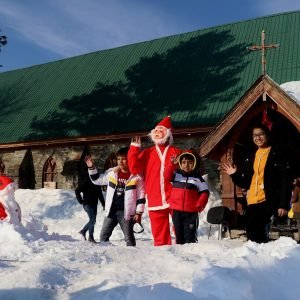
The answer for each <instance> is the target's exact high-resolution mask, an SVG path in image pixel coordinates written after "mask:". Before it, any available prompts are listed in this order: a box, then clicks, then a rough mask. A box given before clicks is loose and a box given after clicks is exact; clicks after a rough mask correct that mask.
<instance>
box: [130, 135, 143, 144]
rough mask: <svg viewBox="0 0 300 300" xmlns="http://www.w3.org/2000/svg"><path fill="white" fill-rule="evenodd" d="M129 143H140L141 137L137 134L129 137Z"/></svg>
mask: <svg viewBox="0 0 300 300" xmlns="http://www.w3.org/2000/svg"><path fill="white" fill-rule="evenodd" d="M131 143H135V144H138V145H141V144H142V142H141V138H140V137H139V136H135V137H133V138H132V139H131Z"/></svg>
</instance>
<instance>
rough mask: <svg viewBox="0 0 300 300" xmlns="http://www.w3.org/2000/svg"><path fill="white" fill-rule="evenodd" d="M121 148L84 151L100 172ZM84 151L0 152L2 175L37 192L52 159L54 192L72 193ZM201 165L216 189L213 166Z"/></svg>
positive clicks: (183, 142) (190, 143) (195, 143)
mask: <svg viewBox="0 0 300 300" xmlns="http://www.w3.org/2000/svg"><path fill="white" fill-rule="evenodd" d="M200 141H201V138H195V137H187V138H176V139H175V143H174V145H175V146H177V147H179V148H181V149H190V148H198V147H199V144H200ZM150 145H152V143H151V142H146V143H143V146H145V147H147V146H150ZM125 146H129V144H128V143H127V144H126V143H121V142H119V143H115V142H108V143H106V144H98V145H97V144H93V145H88V151H89V152H90V153H91V155H92V157H93V159H94V161H95V165H96V166H97V167H98V168H99V169H100V170H103V167H104V162H105V160H106V159H107V157H108V156H109V155H110V154H111V153H112V152H116V151H117V150H118V149H119V148H120V147H125ZM85 148H86V146H84V145H78V146H70V147H45V148H43V149H32V150H30V149H27V150H16V151H3V150H2V151H1V152H0V160H2V161H3V163H4V165H5V173H6V174H7V175H8V176H9V177H11V178H12V179H14V180H15V182H17V183H19V184H20V185H22V183H21V181H22V180H21V178H20V177H22V176H23V177H25V179H28V178H26V177H28V176H33V181H35V184H34V186H33V187H31V188H36V189H38V188H42V187H43V169H44V166H45V163H46V161H47V159H48V158H49V157H51V156H52V157H53V159H54V161H55V162H56V166H57V175H56V178H55V182H56V188H59V189H74V188H75V187H76V186H77V184H78V167H79V163H80V158H81V156H82V154H83V151H84V149H85ZM203 161H204V169H205V171H204V172H205V173H207V174H208V175H209V178H210V179H211V180H212V181H213V182H214V183H215V186H216V187H217V188H219V173H218V170H217V164H216V162H213V161H208V160H203ZM21 172H23V173H22V174H21ZM20 174H21V176H20ZM27 174H28V175H27ZM27 185H28V184H27ZM25 186H26V184H25Z"/></svg>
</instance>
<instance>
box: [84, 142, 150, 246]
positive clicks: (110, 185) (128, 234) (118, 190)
mask: <svg viewBox="0 0 300 300" xmlns="http://www.w3.org/2000/svg"><path fill="white" fill-rule="evenodd" d="M128 150H129V148H126V147H125V148H121V149H119V150H118V151H117V153H116V156H117V167H114V168H111V169H109V170H107V171H106V172H105V173H104V174H100V173H99V172H98V171H97V169H96V167H95V166H94V163H93V160H92V158H91V157H90V156H86V158H85V162H86V164H87V166H88V171H89V175H90V178H91V180H92V182H93V183H94V184H96V185H107V192H106V200H105V211H106V217H105V219H104V222H103V226H102V230H101V233H100V242H108V241H109V238H110V236H111V235H112V232H113V230H114V228H115V227H116V226H117V225H118V224H119V225H120V227H121V229H122V232H123V234H124V238H125V242H126V245H127V246H135V245H136V241H135V237H134V232H133V225H134V223H140V222H141V216H142V214H143V212H144V206H145V202H146V200H145V193H144V181H143V178H142V177H141V176H140V175H132V174H131V173H130V172H129V168H128V163H127V153H128Z"/></svg>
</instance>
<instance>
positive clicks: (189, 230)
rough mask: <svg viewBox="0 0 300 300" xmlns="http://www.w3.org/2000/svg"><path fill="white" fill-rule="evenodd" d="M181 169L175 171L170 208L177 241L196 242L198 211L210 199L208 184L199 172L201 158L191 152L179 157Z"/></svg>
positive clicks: (180, 242)
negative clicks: (198, 158)
mask: <svg viewBox="0 0 300 300" xmlns="http://www.w3.org/2000/svg"><path fill="white" fill-rule="evenodd" d="M178 163H179V167H180V168H179V169H178V170H176V171H175V172H174V177H173V180H172V191H171V197H170V209H171V211H172V220H173V224H174V230H175V236H176V243H177V244H185V243H196V242H197V227H198V213H199V212H201V211H203V209H204V208H205V206H206V204H207V201H208V196H209V192H208V186H207V184H206V182H205V181H204V179H203V178H202V176H201V175H200V172H199V160H197V158H196V156H195V155H194V154H192V153H190V152H184V153H182V154H181V155H180V156H179V158H178Z"/></svg>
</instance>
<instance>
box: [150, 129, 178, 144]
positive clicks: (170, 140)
mask: <svg viewBox="0 0 300 300" xmlns="http://www.w3.org/2000/svg"><path fill="white" fill-rule="evenodd" d="M148 136H149V138H150V139H151V141H152V142H153V143H154V144H155V145H164V144H167V143H168V144H169V145H171V144H172V143H173V135H172V132H171V130H170V129H167V134H166V135H165V136H164V137H163V138H160V139H157V138H155V137H154V129H152V130H151V132H150V133H149V134H148Z"/></svg>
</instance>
